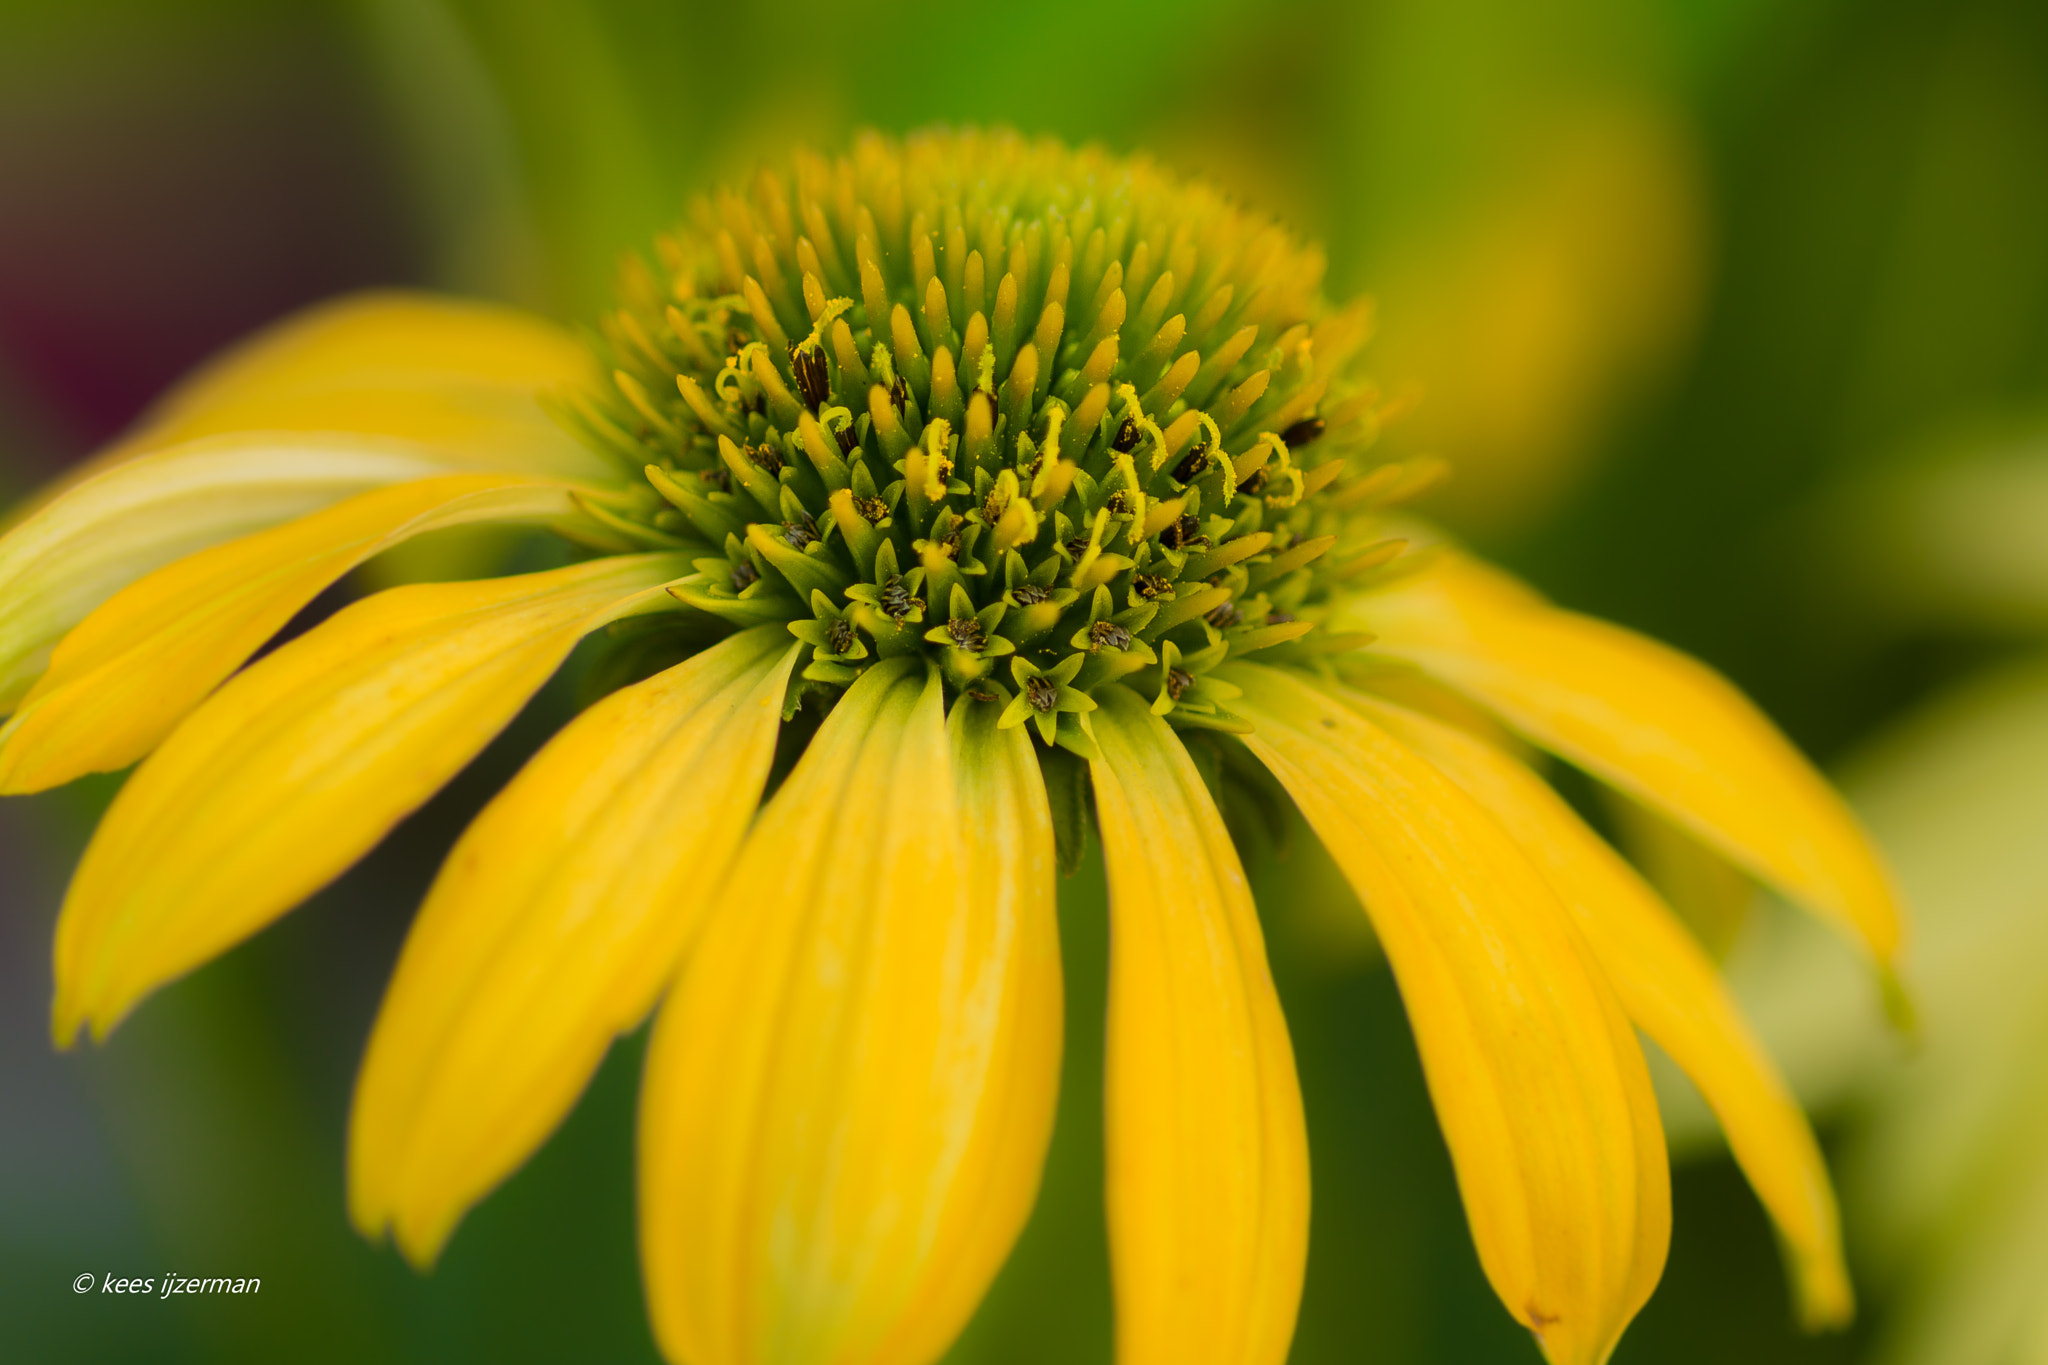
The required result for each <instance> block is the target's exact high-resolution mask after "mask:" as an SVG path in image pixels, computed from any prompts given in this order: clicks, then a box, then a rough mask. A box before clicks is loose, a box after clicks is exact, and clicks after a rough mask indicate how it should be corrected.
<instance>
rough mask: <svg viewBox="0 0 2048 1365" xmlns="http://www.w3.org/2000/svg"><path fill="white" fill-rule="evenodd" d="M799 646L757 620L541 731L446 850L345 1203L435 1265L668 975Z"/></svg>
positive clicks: (380, 1058) (740, 826) (726, 847)
mask: <svg viewBox="0 0 2048 1365" xmlns="http://www.w3.org/2000/svg"><path fill="white" fill-rule="evenodd" d="M797 652H798V647H797V646H796V645H795V644H794V643H793V642H792V641H791V640H790V638H789V632H788V631H787V630H785V629H783V628H782V627H781V626H780V625H771V626H760V627H756V628H755V629H753V630H749V631H744V632H742V633H740V634H739V635H736V636H733V637H732V638H730V639H728V640H725V641H723V642H722V643H720V644H718V645H716V646H714V647H712V648H711V649H708V650H706V651H705V652H703V653H701V654H698V655H696V656H695V657H693V658H691V659H689V660H687V661H685V662H683V663H681V664H678V665H676V666H675V667H674V668H671V669H668V670H667V671H665V672H662V673H659V674H657V675H655V676H654V677H652V678H648V679H646V680H645V681H643V682H639V683H635V684H634V685H632V686H630V687H626V688H622V689H620V690H619V691H617V692H614V693H613V694H612V695H611V696H609V697H607V698H605V699H604V700H603V701H600V702H598V703H597V704H596V705H595V706H592V707H591V708H590V709H589V710H587V711H585V712H584V713H583V714H582V715H580V716H578V717H577V718H576V719H575V720H574V721H573V722H571V723H570V724H569V726H568V727H567V728H565V729H564V730H563V731H562V732H561V733H560V734H559V735H557V736H555V738H554V739H552V740H551V741H549V742H548V744H547V746H546V747H545V748H543V749H542V750H541V751H540V752H539V753H538V754H536V755H535V756H534V757H533V759H532V760H531V761H530V762H529V763H527V765H526V766H525V767H524V768H523V769H522V770H521V771H520V773H519V775H518V776H517V777H515V778H514V779H513V780H512V781H511V783H510V784H508V785H507V786H506V788H505V790H504V791H503V792H501V793H499V795H498V796H497V797H496V798H495V799H494V800H492V802H491V803H490V805H488V806H486V807H485V808H484V810H483V812H482V813H481V814H480V815H478V816H477V818H476V820H475V821H474V823H472V824H471V825H470V827H469V829H468V831H467V832H465V833H464V835H463V836H462V838H461V839H460V840H459V841H458V842H457V843H456V845H455V848H454V850H453V851H452V852H450V854H449V855H448V860H447V862H446V863H445V864H444V865H443V867H442V869H441V874H440V876H439V877H438V878H437V879H436V880H435V882H434V885H433V889H432V890H430V891H429V892H428V893H427V899H426V902H425V904H423V905H422V906H421V907H420V912H419V916H418V918H417V919H416V920H414V922H413V926H412V931H411V932H410V934H408V935H407V938H406V943H405V950H404V952H403V953H402V954H401V955H400V957H399V960H398V968H397V970H396V972H395V973H394V974H393V976H392V979H391V984H390V987H389V988H388V989H387V991H386V992H385V996H384V1005H383V1008H382V1009H381V1010H379V1011H378V1015H377V1024H376V1027H375V1029H374V1030H373V1031H372V1033H371V1036H370V1045H369V1050H368V1052H367V1054H366V1055H365V1057H364V1060H363V1069H362V1075H361V1077H360V1078H359V1079H358V1081H357V1084H356V1096H355V1109H354V1114H353V1118H352V1121H351V1126H350V1130H349V1191H350V1204H351V1208H352V1211H353V1213H354V1217H355V1221H356V1224H357V1226H359V1227H360V1228H362V1230H363V1231H364V1232H365V1233H366V1234H368V1235H371V1236H377V1235H381V1234H382V1233H383V1231H384V1230H385V1228H386V1227H387V1226H389V1227H390V1229H391V1230H392V1232H393V1233H394V1234H395V1236H396V1238H397V1241H398V1244H399V1246H400V1247H401V1248H402V1249H403V1250H404V1251H405V1253H406V1254H407V1255H408V1256H410V1257H411V1258H412V1259H413V1260H414V1261H415V1262H417V1263H420V1264H426V1263H430V1262H431V1261H432V1260H433V1259H434V1258H435V1256H436V1255H438V1254H439V1252H440V1249H441V1246H442V1244H443V1243H444V1242H445V1241H446V1240H447V1237H448V1235H449V1233H451V1232H452V1231H454V1228H455V1224H456V1222H457V1220H458V1219H460V1218H461V1216H462V1215H463V1213H464V1212H465V1211H467V1209H468V1208H469V1206H470V1205H471V1204H473V1203H475V1202H476V1201H477V1200H478V1199H479V1198H481V1197H482V1196H483V1194H484V1193H485V1192H486V1191H488V1190H489V1189H490V1188H491V1187H492V1186H494V1185H495V1184H497V1183H498V1181H500V1180H501V1179H503V1178H504V1177H505V1176H506V1175H508V1174H510V1173H511V1172H512V1171H513V1170H515V1169H516V1168H517V1167H518V1166H519V1165H520V1163H521V1162H523V1161H525V1159H526V1158H527V1156H528V1155H530V1154H531V1153H532V1152H533V1150H534V1149H535V1148H536V1147H538V1146H539V1145H540V1143H541V1142H542V1141H543V1140H544V1139H545V1138H546V1136H547V1134H548V1133H550V1132H552V1131H553V1129H554V1127H555V1125H556V1124H557V1123H559V1122H560V1121H561V1118H562V1115H563V1114H565V1113H567V1112H568V1110H569V1107H570V1106H571V1105H572V1104H573V1103H574V1102H575V1099H576V1096H577V1095H579V1094H581V1093H582V1090H583V1087H584V1085H585V1084H586V1083H587V1082H588V1081H589V1079H590V1075H591V1073H592V1072H593V1071H595V1070H596V1069H597V1065H598V1063H599V1062H600V1061H601V1060H602V1059H603V1057H604V1053H605V1049H606V1048H608V1047H609V1046H610V1045H611V1041H612V1039H613V1038H614V1037H616V1036H617V1035H619V1034H620V1033H623V1032H625V1031H626V1030H628V1029H631V1028H633V1027H634V1026H636V1025H637V1024H638V1023H639V1022H640V1021H641V1019H643V1018H644V1017H645V1016H646V1014H647V1012H648V1011H649V1010H650V1009H652V1008H653V1006H654V1002H655V999H656V996H657V995H658V993H659V992H660V991H661V990H662V989H663V988H664V987H666V986H667V985H668V982H669V978H670V976H671V975H672V974H673V972H674V970H675V965H676V963H677V961H678V959H679V958H680V957H681V954H682V952H683V949H684V945H685V944H687V943H688V942H689V940H690V938H691V937H692V935H693V934H694V933H695V931H696V928H697V926H698V924H699V923H700V922H701V920H702V917H703V912H704V909H705V907H706V905H707V904H708V903H709V901H710V898H711V895H712V893H713V892H714V891H715V890H716V888H717V886H718V884H719V882H720V881H721V880H722V879H723V877H724V875H725V871H726V868H727V867H728V866H729V865H730V864H731V861H732V856H733V854H734V852H735V851H736V850H737V849H738V847H739V843H740V840H741V839H742V838H743V837H744V836H745V835H746V832H747V825H748V823H749V821H750V819H751V817H752V815H753V811H754V806H755V803H756V802H757V801H758V800H759V799H760V795H761V786H762V783H764V782H765V781H766V780H767V777H768V765H769V763H770V761H771V760H772V759H773V758H774V756H775V739H776V735H777V733H778V731H779V730H780V729H781V724H782V697H783V689H784V687H785V686H786V684H787V683H788V680H789V671H790V666H791V665H792V663H793V662H794V661H795V658H796V655H797Z"/></svg>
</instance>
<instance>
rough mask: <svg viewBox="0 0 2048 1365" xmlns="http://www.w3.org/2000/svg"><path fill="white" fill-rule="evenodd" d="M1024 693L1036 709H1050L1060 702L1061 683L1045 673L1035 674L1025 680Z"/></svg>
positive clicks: (1042, 710)
mask: <svg viewBox="0 0 2048 1365" xmlns="http://www.w3.org/2000/svg"><path fill="white" fill-rule="evenodd" d="M1024 695H1025V697H1026V698H1028V699H1029V700H1030V702H1031V707H1032V709H1033V710H1035V711H1041V712H1044V711H1050V710H1052V709H1053V707H1055V706H1058V705H1059V704H1060V685H1059V684H1058V683H1056V682H1054V681H1053V680H1052V679H1051V678H1048V677H1046V676H1044V675H1043V674H1033V675H1032V676H1031V677H1029V678H1026V679H1025V680H1024Z"/></svg>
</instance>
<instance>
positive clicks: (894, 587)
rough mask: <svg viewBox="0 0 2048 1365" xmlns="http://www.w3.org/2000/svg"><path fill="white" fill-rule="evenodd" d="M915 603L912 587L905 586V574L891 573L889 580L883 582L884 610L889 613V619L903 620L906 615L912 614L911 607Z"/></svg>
mask: <svg viewBox="0 0 2048 1365" xmlns="http://www.w3.org/2000/svg"><path fill="white" fill-rule="evenodd" d="M914 605H915V602H914V601H913V600H912V598H911V596H910V589H908V588H906V587H904V586H903V575H902V574H899V573H892V574H890V575H889V578H888V581H886V582H885V583H883V584H882V610H883V611H884V612H885V613H887V614H888V616H889V619H891V620H893V621H897V622H901V621H902V620H903V618H904V617H906V616H908V615H910V609H911V607H912V606H914Z"/></svg>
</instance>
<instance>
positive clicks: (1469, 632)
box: [1340, 553, 1900, 963]
mask: <svg viewBox="0 0 2048 1365" xmlns="http://www.w3.org/2000/svg"><path fill="white" fill-rule="evenodd" d="M1340 615H1342V616H1344V617H1345V618H1346V621H1347V624H1356V625H1357V626H1358V627H1359V628H1360V629H1364V630H1370V631H1373V632H1374V633H1376V634H1377V635H1378V637H1379V638H1378V639H1377V640H1375V641H1374V643H1373V644H1372V646H1371V648H1372V649H1373V650H1374V651H1376V652H1379V653H1382V654H1386V655H1391V656H1394V657H1396V658H1400V659H1404V660H1407V661H1409V662H1411V663H1413V664H1416V665H1417V666H1419V667H1420V668H1421V669H1422V670H1423V671H1424V672H1426V673H1428V674H1430V675H1431V676H1433V677H1435V678H1437V679H1438V680H1440V681H1442V682H1444V683H1446V684H1448V685H1450V686H1451V687H1453V688H1455V689H1457V690H1459V691H1461V692H1463V693H1465V694H1466V695H1467V696H1469V697H1471V698H1472V699H1473V700H1474V701H1477V702H1479V703H1480V704H1482V705H1484V706H1486V707H1487V708H1489V709H1490V710H1492V711H1494V712H1495V713H1496V714H1497V715H1499V716H1500V717H1501V719H1503V720H1504V721H1506V722H1507V723H1508V724H1509V725H1510V726H1511V727H1513V728H1514V729H1516V730H1518V731H1520V732H1521V733H1522V734H1524V735H1526V736H1527V737H1528V738H1529V739H1531V740H1533V741H1535V742H1536V743H1537V744H1540V745H1542V746H1543V747H1544V748H1546V749H1549V750H1551V751H1553V752H1555V753H1557V754H1559V755H1560V756H1562V757H1564V758H1566V759H1568V760H1570V761H1571V762H1573V763H1575V764H1577V765H1579V766H1580V767H1582V768H1584V769H1586V770H1587V771H1588V772H1591V773H1593V774H1595V775H1596V776H1598V777H1600V778H1601V779H1603V780H1605V781H1607V782H1610V783H1612V784H1613V785H1615V786H1616V787H1619V788H1620V789H1621V790H1623V791H1625V792H1627V793H1629V794H1630V795H1631V796H1634V797H1635V798H1637V799H1638V800H1640V801H1642V802H1644V803H1646V804H1648V805H1650V806H1653V807H1655V808H1656V809H1658V810H1661V811H1663V812H1665V813H1666V814H1667V815H1669V816H1670V817H1671V818H1672V819H1674V820H1676V821H1677V822H1678V823H1679V824H1681V825H1683V826H1684V827H1685V828H1687V829H1689V830H1691V831H1692V832H1693V833H1695V834H1697V835H1698V836H1699V837H1700V838H1701V839H1703V840H1705V841H1706V842H1707V843H1708V844H1710V845H1712V846H1713V847H1715V848H1717V849H1719V850H1721V851H1722V852H1723V853H1724V854H1726V855H1727V856H1728V857H1729V858H1731V859H1732V860H1734V861H1735V862H1736V863H1737V864H1739V865H1741V866H1742V867H1744V868H1746V869H1748V870H1749V871H1750V872H1752V873H1753V874H1754V875H1756V876H1757V877H1759V878H1761V879H1763V880H1764V881H1766V882H1769V883H1770V884H1772V885H1774V886H1776V887H1778V888H1780V889H1781V890H1783V891H1784V892H1785V893H1786V894H1787V895H1788V896H1790V897H1791V898H1792V899H1794V900H1796V901H1798V902H1800V903H1801V904H1803V905H1805V906H1807V907H1808V908H1809V909H1811V910H1813V911H1815V912H1816V913H1818V914H1820V915H1822V916H1823V917H1825V918H1827V919H1829V920H1832V921H1833V922H1834V923H1835V924H1837V925H1838V926H1839V927H1841V928H1842V929H1844V930H1846V931H1847V932H1848V933H1850V934H1851V935H1852V936H1853V937H1855V938H1857V939H1858V940H1860V941H1861V942H1863V943H1864V944H1866V945H1868V947H1869V949H1870V951H1871V952H1872V953H1873V954H1874V955H1875V956H1876V958H1877V960H1878V961H1879V962H1880V963H1890V962H1891V961H1892V960H1893V958H1894V956H1895V954H1896V952H1897V950H1898V946H1899V936H1900V913H1899V908H1898V898H1897V896H1896V894H1895V892H1894V890H1893V888H1892V884H1891V880H1890V877H1889V876H1888V874H1887V873H1886V871H1885V869H1884V867H1883V865H1882V864H1881V863H1880V861H1879V859H1878V857H1877V855H1876V852H1875V851H1874V849H1873V848H1872V846H1871V844H1870V841H1869V840H1868V839H1867V838H1866V837H1865V836H1864V834H1863V832H1862V830H1861V829H1860V828H1859V827H1858V826H1857V823H1856V820H1855V817H1854V816H1853V815H1851V814H1850V813H1849V809H1848V807H1847V805H1846V804H1845V803H1844V802H1843V801H1842V799H1841V798H1840V797H1839V796H1837V795H1836V794H1835V792H1834V791H1833V790H1832V789H1831V788H1830V787H1829V786H1828V784H1827V783H1826V781H1825V780H1823V779H1822V778H1821V776H1820V775H1819V774H1818V773H1816V772H1815V771H1814V770H1813V768H1812V766H1811V765H1810V764H1808V763H1807V762H1806V760H1805V759H1804V758H1803V757H1801V756H1800V754H1799V752H1798V751H1797V750H1795V749H1794V748H1793V747H1792V745H1791V743H1790V742H1789V741H1787V740H1786V739H1785V737H1784V736H1783V735H1782V734H1780V733H1779V732H1778V730H1777V728H1776V727H1775V726H1773V725H1772V724H1771V722H1770V721H1769V720H1767V719H1766V718H1765V717H1764V716H1763V714H1762V713H1761V712H1759V711H1758V710H1757V709H1756V707H1755V706H1754V705H1752V704H1751V703H1750V701H1749V700H1748V699H1747V698H1746V697H1744V696H1743V695H1742V694H1741V693H1740V692H1738V691H1737V690H1736V689H1735V688H1734V687H1733V686H1732V685H1730V684H1729V683H1728V682H1727V680H1726V679H1724V678H1722V677H1721V676H1720V675H1719V674H1717V673H1715V672H1714V671H1713V670H1711V669H1709V668H1707V667H1706V666H1705V665H1704V664H1701V663H1699V662H1698V661H1696V660H1694V659H1690V658H1688V657H1686V656H1685V655H1683V654H1680V653H1678V652H1677V651H1676V650H1672V649H1668V648H1666V647H1665V646H1663V645H1660V644H1658V643H1656V642H1655V641H1653V640H1648V639H1645V638H1644V637H1642V636H1640V635H1636V634H1634V633H1632V632H1630V631H1626V630H1623V629H1621V628H1619V627H1617V626H1613V625H1609V624H1608V623H1606V622H1604V621H1598V620H1595V619H1593V618H1591V617H1587V616H1579V615H1576V614H1574V613H1571V612H1565V611H1559V610H1557V609H1556V608H1554V607H1551V606H1549V605H1547V604H1546V603H1544V602H1543V601H1542V600H1541V599H1539V598H1537V597H1536V596H1535V594H1533V593H1532V592H1530V591H1529V590H1528V589H1527V588H1524V587H1523V586H1521V585H1520V584H1519V583H1516V582H1515V581H1514V580H1513V579H1511V578H1509V577H1507V576H1506V575H1505V574H1502V573H1500V572H1498V571H1497V570H1494V569H1490V568H1487V567H1486V566H1484V565H1482V564H1479V563H1477V562H1476V561H1474V560H1471V559H1469V558H1466V557H1464V556H1462V555H1457V554H1453V553H1446V554H1444V555H1443V556H1442V557H1441V558H1440V559H1439V560H1438V561H1437V562H1436V563H1435V564H1434V565H1433V566H1432V567H1431V568H1430V569H1429V570H1428V571H1427V572H1425V573H1422V574H1418V575H1417V576H1415V577H1414V578H1411V579H1409V580H1407V581H1405V582H1403V583H1401V584H1400V585H1398V586H1396V587H1394V588H1392V589H1391V590H1388V591H1384V592H1380V593H1376V594H1373V595H1371V596H1367V597H1360V598H1356V599H1353V601H1352V602H1351V603H1350V604H1348V606H1347V607H1346V609H1345V611H1343V612H1340Z"/></svg>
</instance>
